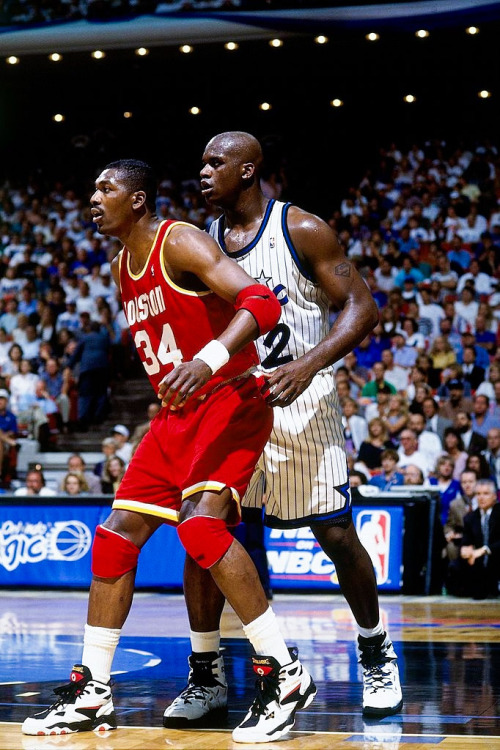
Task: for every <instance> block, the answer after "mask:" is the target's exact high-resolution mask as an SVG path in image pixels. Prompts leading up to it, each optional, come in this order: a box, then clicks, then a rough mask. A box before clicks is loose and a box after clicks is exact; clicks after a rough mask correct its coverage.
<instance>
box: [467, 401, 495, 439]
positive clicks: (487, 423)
mask: <svg viewBox="0 0 500 750" xmlns="http://www.w3.org/2000/svg"><path fill="white" fill-rule="evenodd" d="M489 409H490V400H489V398H488V396H484V395H479V396H478V395H477V394H476V395H475V396H474V398H473V408H472V429H473V431H474V432H479V434H480V435H483V437H485V438H487V437H488V432H489V430H491V429H492V428H493V427H499V428H500V419H499V418H498V417H494V416H492V415H491V414H490V411H489Z"/></svg>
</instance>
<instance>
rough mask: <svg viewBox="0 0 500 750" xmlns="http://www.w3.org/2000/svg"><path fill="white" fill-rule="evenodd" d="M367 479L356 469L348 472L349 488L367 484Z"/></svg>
mask: <svg viewBox="0 0 500 750" xmlns="http://www.w3.org/2000/svg"><path fill="white" fill-rule="evenodd" d="M367 483H368V479H367V477H366V474H363V472H362V471H357V470H356V469H353V470H352V471H350V472H349V486H350V487H360V486H361V485H362V484H367Z"/></svg>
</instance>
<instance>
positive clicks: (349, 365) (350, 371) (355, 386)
mask: <svg viewBox="0 0 500 750" xmlns="http://www.w3.org/2000/svg"><path fill="white" fill-rule="evenodd" d="M343 366H344V367H345V369H346V371H347V377H348V378H349V383H350V386H351V390H354V392H355V394H356V396H357V395H358V393H359V392H360V391H361V390H362V388H363V386H364V385H366V383H367V382H368V381H369V379H370V370H369V368H368V367H366V366H364V365H360V364H358V362H357V359H356V354H355V353H354V352H348V353H347V354H346V355H345V357H344V359H343Z"/></svg>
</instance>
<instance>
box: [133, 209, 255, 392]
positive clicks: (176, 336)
mask: <svg viewBox="0 0 500 750" xmlns="http://www.w3.org/2000/svg"><path fill="white" fill-rule="evenodd" d="M182 223H183V222H178V221H170V220H169V221H163V222H162V223H161V224H160V226H159V227H158V231H157V233H156V237H155V239H154V242H153V245H152V247H151V251H150V253H149V257H148V260H147V262H146V265H145V266H144V268H143V269H142V271H141V272H140V273H138V274H135V273H133V272H132V271H131V270H130V253H129V251H128V250H127V248H126V247H124V248H123V249H122V251H121V253H120V257H119V264H120V265H119V269H120V289H121V296H122V302H123V309H124V312H125V316H126V318H127V322H128V324H129V326H130V330H131V333H132V338H133V340H134V344H135V345H136V347H137V351H138V353H139V357H140V358H141V361H142V363H143V365H144V369H145V370H146V373H147V375H148V377H149V380H150V381H151V384H152V386H153V388H154V389H155V391H158V386H159V384H160V381H161V380H162V379H163V378H164V377H165V375H168V373H169V372H170V371H171V370H172V369H173V368H174V367H176V366H177V365H178V364H180V363H181V362H188V361H190V360H192V359H193V356H194V355H195V354H197V353H198V352H199V351H200V349H202V348H203V347H204V346H205V344H208V342H209V341H211V340H212V339H216V338H217V337H218V336H219V335H220V334H221V333H222V332H223V331H224V330H225V329H226V328H227V326H228V325H229V322H230V321H231V319H232V318H233V317H234V315H235V309H234V306H233V305H231V304H230V303H229V302H226V300H224V299H222V298H221V297H219V296H218V295H217V294H214V292H212V291H210V290H207V291H204V292H193V291H190V290H188V289H182V288H181V287H179V286H177V284H175V283H174V282H173V281H172V279H170V277H169V276H168V273H167V271H166V268H165V264H164V262H163V244H164V241H165V238H166V237H167V236H168V234H169V232H170V231H171V229H172V227H174V226H175V225H176V224H182ZM258 361H259V360H258V356H257V350H256V348H255V346H254V344H248V345H247V346H245V347H244V348H243V349H242V350H241V351H240V352H238V353H237V354H235V355H234V356H233V357H231V359H230V360H229V362H228V363H227V364H226V365H224V367H221V369H220V370H218V371H217V373H216V375H215V376H214V377H212V378H210V380H209V382H208V383H207V384H206V385H205V386H204V387H203V388H202V389H200V391H198V393H199V394H201V393H202V392H203V393H207V392H210V391H211V390H213V388H214V387H215V385H217V384H219V383H221V382H223V381H227V380H230V379H231V378H234V377H237V376H238V375H241V374H242V373H244V372H245V371H247V370H249V369H250V368H253V367H255V365H256V364H258Z"/></svg>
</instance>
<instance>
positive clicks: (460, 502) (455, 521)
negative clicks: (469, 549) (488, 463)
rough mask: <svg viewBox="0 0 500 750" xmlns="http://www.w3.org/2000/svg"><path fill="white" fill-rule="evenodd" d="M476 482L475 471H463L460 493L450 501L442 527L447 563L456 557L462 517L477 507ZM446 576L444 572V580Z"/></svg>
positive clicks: (461, 532)
mask: <svg viewBox="0 0 500 750" xmlns="http://www.w3.org/2000/svg"><path fill="white" fill-rule="evenodd" d="M476 482H477V476H476V472H475V471H467V469H466V470H465V471H463V472H462V475H461V477H460V494H459V495H458V496H457V497H456V498H455V499H454V500H452V501H451V503H450V507H449V509H448V518H447V519H446V523H445V525H444V527H443V531H444V537H445V540H446V560H447V562H448V563H449V562H451V561H452V560H456V559H457V558H458V550H459V543H460V541H461V540H462V536H463V531H464V517H465V516H466V515H467V513H470V511H471V510H475V509H476V508H477V498H476ZM447 577H448V576H447V575H446V574H445V580H447Z"/></svg>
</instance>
